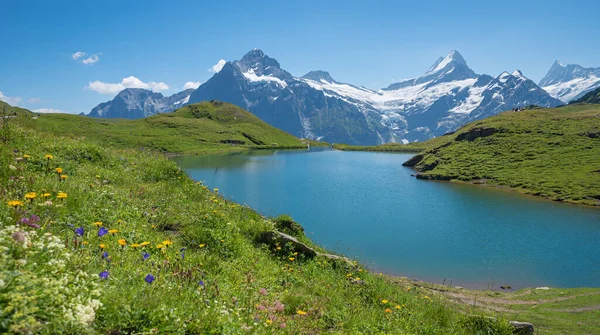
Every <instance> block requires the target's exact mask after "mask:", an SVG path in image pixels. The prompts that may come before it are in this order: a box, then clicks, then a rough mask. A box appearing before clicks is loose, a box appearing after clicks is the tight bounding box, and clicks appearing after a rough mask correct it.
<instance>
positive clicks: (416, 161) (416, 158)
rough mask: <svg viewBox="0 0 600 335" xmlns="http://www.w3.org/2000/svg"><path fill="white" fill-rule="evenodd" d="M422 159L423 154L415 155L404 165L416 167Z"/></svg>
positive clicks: (403, 164)
mask: <svg viewBox="0 0 600 335" xmlns="http://www.w3.org/2000/svg"><path fill="white" fill-rule="evenodd" d="M422 160H423V155H421V154H419V155H414V156H412V157H411V158H410V159H409V160H407V161H406V162H404V163H402V166H408V167H414V166H415V165H417V164H419V162H420V161H422Z"/></svg>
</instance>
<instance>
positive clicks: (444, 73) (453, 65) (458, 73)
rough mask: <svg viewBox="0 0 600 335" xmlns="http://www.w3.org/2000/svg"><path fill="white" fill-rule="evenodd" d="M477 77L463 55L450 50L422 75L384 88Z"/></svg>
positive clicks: (399, 87) (388, 89)
mask: <svg viewBox="0 0 600 335" xmlns="http://www.w3.org/2000/svg"><path fill="white" fill-rule="evenodd" d="M477 77H478V76H477V74H476V73H475V72H474V71H473V70H471V69H470V68H469V66H468V65H467V62H466V61H465V59H464V58H463V56H462V55H461V54H460V53H459V52H458V51H456V50H452V51H450V52H449V53H448V54H447V55H446V56H445V57H440V58H438V60H437V61H436V62H435V63H433V65H432V66H431V67H430V68H429V70H428V71H427V72H426V73H425V74H424V75H422V76H420V77H417V78H412V79H407V80H405V81H402V82H399V83H394V84H391V85H390V86H388V87H387V88H385V89H384V90H386V91H393V90H398V89H402V88H405V87H410V86H416V85H421V84H427V83H428V84H429V85H436V84H439V83H448V82H452V81H460V80H466V79H473V78H477Z"/></svg>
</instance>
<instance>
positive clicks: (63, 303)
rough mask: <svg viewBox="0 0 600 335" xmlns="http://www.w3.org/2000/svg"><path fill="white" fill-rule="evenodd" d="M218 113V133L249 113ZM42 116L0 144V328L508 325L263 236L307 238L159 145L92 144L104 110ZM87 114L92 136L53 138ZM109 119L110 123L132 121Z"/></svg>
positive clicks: (210, 330) (257, 329) (402, 329)
mask: <svg viewBox="0 0 600 335" xmlns="http://www.w3.org/2000/svg"><path fill="white" fill-rule="evenodd" d="M242 116H243V115H242ZM242 116H240V117H242ZM192 117H193V118H192ZM218 117H221V116H218ZM223 117H224V118H226V119H228V121H227V122H230V124H229V125H231V127H228V128H222V129H223V130H225V129H228V130H230V131H231V129H232V127H235V126H236V123H237V122H241V121H237V119H235V117H237V114H235V113H233V114H231V115H229V116H223ZM184 118H189V119H190V120H191V121H192V122H194V121H197V122H203V121H202V119H196V116H194V109H193V108H191V109H184V110H182V111H180V112H179V115H178V116H173V117H164V116H163V117H157V118H155V119H154V121H152V122H161V123H163V124H169V125H173V124H174V123H170V121H172V122H178V121H173V120H177V119H180V120H181V119H184ZM231 118H233V121H232V120H231ZM44 119H46V120H44ZM39 120H41V121H42V122H40V123H39V124H38V126H37V127H31V128H30V127H25V126H23V125H19V124H18V123H15V124H13V126H12V131H11V136H10V139H9V140H8V141H4V142H3V143H2V145H1V146H0V185H2V186H1V187H0V246H1V247H0V310H1V311H2V313H0V333H20V334H28V333H41V334H56V333H62V334H82V333H92V334H94V333H98V334H215V333H219V334H222V333H224V334H240V333H254V334H271V333H283V334H317V333H324V332H329V333H338V334H350V333H361V334H383V333H390V334H478V333H481V334H509V333H511V329H510V328H509V326H508V325H507V323H506V322H505V321H502V320H503V319H502V318H500V319H499V320H500V321H491V320H488V319H485V318H481V317H473V316H468V315H469V314H472V313H471V312H468V313H463V312H462V311H461V310H460V309H458V308H455V307H453V305H452V304H450V303H449V302H447V301H446V300H445V299H443V298H441V297H433V296H430V295H428V294H427V293H425V291H424V290H422V289H421V288H419V287H417V286H414V285H412V284H411V283H407V284H398V283H396V282H393V281H391V280H389V279H388V278H385V277H384V276H380V275H377V274H372V273H369V272H367V271H365V270H364V269H363V268H362V267H361V266H360V265H350V264H347V263H346V262H345V261H337V260H331V259H329V258H326V257H322V256H317V257H309V256H308V255H307V254H305V253H303V252H302V250H300V252H299V249H294V248H292V246H291V245H289V244H279V245H272V246H269V245H266V244H263V243H261V242H259V240H260V239H259V237H260V236H261V235H262V234H263V233H265V232H270V231H274V230H276V229H280V230H284V231H287V232H289V233H292V234H294V235H295V236H296V237H297V238H298V239H300V240H301V241H304V242H305V243H307V244H308V245H309V246H312V243H311V242H310V241H309V240H308V239H307V238H306V237H305V236H304V235H303V233H302V232H301V231H300V230H299V229H298V226H296V225H295V224H291V225H290V224H289V218H286V217H281V218H279V219H269V218H265V217H262V216H261V215H259V214H258V213H256V212H254V211H253V210H252V209H250V208H247V207H244V206H240V205H239V204H236V203H232V202H230V201H227V200H226V199H224V198H223V197H221V196H220V195H219V193H218V190H216V189H215V190H209V189H208V188H207V187H205V186H204V185H202V184H200V183H196V182H194V181H193V180H191V179H190V178H188V177H187V176H186V175H185V174H184V173H183V172H181V170H180V169H179V168H178V167H177V165H175V163H173V162H172V161H170V160H168V159H167V158H165V157H164V156H163V155H160V154H156V153H152V152H149V151H140V150H136V149H121V148H113V147H112V146H111V144H117V145H118V146H121V147H122V146H125V145H126V144H127V143H134V144H135V145H136V146H137V145H138V143H139V142H138V141H137V139H134V138H133V137H132V138H131V139H129V140H127V142H117V141H115V140H114V139H111V140H110V141H107V142H106V143H105V144H97V143H95V142H96V141H98V140H99V137H100V135H101V133H100V130H99V129H102V127H103V126H104V125H103V122H104V120H90V119H86V118H71V117H70V116H64V115H59V116H44V117H41V118H40V119H38V120H30V121H28V122H33V121H39ZM65 120H74V121H73V124H71V125H69V124H68V123H67V121H65ZM82 120H83V121H82ZM84 124H87V125H90V128H92V129H94V130H93V131H91V132H88V133H85V134H86V135H87V136H85V139H81V138H76V137H77V136H73V137H75V138H69V137H61V136H55V135H53V132H54V131H58V130H60V129H61V127H69V126H70V127H72V128H73V129H74V131H77V132H81V133H80V136H82V135H83V132H84V130H82V129H77V128H78V127H80V126H82V125H84ZM115 124H116V125H118V126H119V127H116V126H114V125H111V123H110V122H109V125H106V127H107V129H111V128H112V127H114V128H112V129H113V130H109V131H106V133H108V134H111V136H117V135H116V132H115V131H114V129H119V130H120V131H121V132H124V130H123V129H129V131H131V132H134V131H135V130H134V129H133V127H132V128H127V127H130V126H129V125H128V123H125V122H123V121H115ZM150 124H151V123H150ZM145 125H146V126H147V128H146V131H153V130H154V129H156V128H154V126H151V125H149V124H145ZM212 126H214V125H212ZM121 127H122V128H121ZM182 127H185V124H183V125H182ZM257 127H258V126H257ZM40 129H44V130H46V129H47V130H52V129H54V130H53V131H41V130H40ZM158 129H162V127H159V128H158ZM164 131H165V132H167V133H168V130H164ZM188 131H189V130H188ZM239 131H245V129H239ZM90 133H91V134H94V135H93V136H91V135H90ZM102 134H104V133H102ZM231 134H234V133H233V132H232V133H231ZM147 135H148V136H152V137H153V136H154V135H155V134H153V133H148V134H147ZM232 136H233V135H232ZM277 140H280V138H277ZM316 249H317V250H320V249H319V248H317V247H316ZM465 308H466V310H467V311H469V307H468V306H466V307H465ZM486 313H487V312H486Z"/></svg>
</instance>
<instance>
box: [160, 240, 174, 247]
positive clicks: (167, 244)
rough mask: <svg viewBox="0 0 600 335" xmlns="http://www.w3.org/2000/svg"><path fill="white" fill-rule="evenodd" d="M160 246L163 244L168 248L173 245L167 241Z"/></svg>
mask: <svg viewBox="0 0 600 335" xmlns="http://www.w3.org/2000/svg"><path fill="white" fill-rule="evenodd" d="M162 244H164V245H165V247H168V246H170V245H172V244H173V242H171V241H169V240H164V241H163V243H162Z"/></svg>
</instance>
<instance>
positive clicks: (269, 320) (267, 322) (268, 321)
mask: <svg viewBox="0 0 600 335" xmlns="http://www.w3.org/2000/svg"><path fill="white" fill-rule="evenodd" d="M265 323H266V324H267V326H269V325H271V324H272V323H273V321H271V319H267V321H265Z"/></svg>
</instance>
